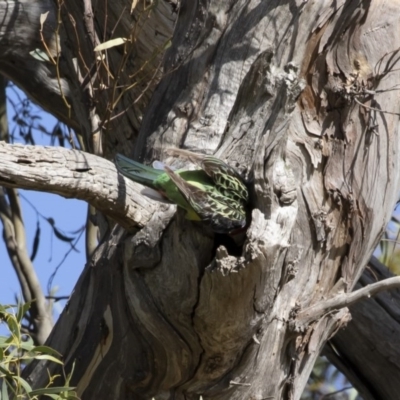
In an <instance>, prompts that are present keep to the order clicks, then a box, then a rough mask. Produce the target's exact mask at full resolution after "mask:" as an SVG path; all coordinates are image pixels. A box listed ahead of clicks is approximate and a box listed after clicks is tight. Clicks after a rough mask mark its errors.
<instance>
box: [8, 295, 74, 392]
mask: <svg viewBox="0 0 400 400" xmlns="http://www.w3.org/2000/svg"><path fill="white" fill-rule="evenodd" d="M29 307H30V304H29V303H26V304H20V305H18V306H12V305H0V322H1V323H2V324H5V325H6V327H7V330H8V332H9V335H8V336H0V399H1V400H8V399H14V398H15V399H16V398H22V397H23V398H28V399H31V400H36V399H38V398H39V396H41V395H46V396H48V397H50V398H52V399H60V400H61V399H68V400H73V399H78V397H77V396H76V393H75V392H74V388H73V387H70V386H69V383H70V380H71V376H72V372H73V371H72V372H71V373H70V374H68V375H66V376H64V380H65V384H64V386H53V383H54V381H55V380H56V379H57V378H58V377H59V376H56V375H54V376H49V383H48V385H47V386H46V387H45V388H42V389H32V387H31V386H30V385H29V383H28V382H27V381H26V380H25V379H23V378H22V377H21V372H22V370H23V369H24V367H25V366H26V365H27V364H29V363H30V362H32V361H33V360H47V361H48V362H54V363H57V364H61V365H63V362H62V361H61V354H59V353H58V352H57V351H55V350H53V349H51V348H50V347H47V346H35V345H34V343H33V340H32V338H31V337H30V336H29V335H25V334H22V333H21V321H22V319H23V317H24V315H25V314H26V312H27V311H28V309H29ZM15 311H16V312H15Z"/></svg>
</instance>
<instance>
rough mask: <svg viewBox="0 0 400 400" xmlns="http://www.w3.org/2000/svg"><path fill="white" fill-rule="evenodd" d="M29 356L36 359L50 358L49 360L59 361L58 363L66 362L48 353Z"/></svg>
mask: <svg viewBox="0 0 400 400" xmlns="http://www.w3.org/2000/svg"><path fill="white" fill-rule="evenodd" d="M29 358H34V359H35V360H48V361H52V362H54V363H57V364H61V365H64V363H63V362H62V361H60V360H59V359H58V358H55V357H53V356H49V355H47V354H40V355H37V356H33V357H29Z"/></svg>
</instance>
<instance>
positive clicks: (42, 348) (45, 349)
mask: <svg viewBox="0 0 400 400" xmlns="http://www.w3.org/2000/svg"><path fill="white" fill-rule="evenodd" d="M32 351H33V352H35V353H44V354H50V355H51V356H54V357H60V358H61V357H62V354H60V353H59V352H58V351H57V350H54V349H52V348H51V347H48V346H36V347H34V348H33V349H32Z"/></svg>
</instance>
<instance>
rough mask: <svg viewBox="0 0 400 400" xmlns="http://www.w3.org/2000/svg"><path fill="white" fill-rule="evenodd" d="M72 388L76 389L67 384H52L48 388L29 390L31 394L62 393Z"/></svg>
mask: <svg viewBox="0 0 400 400" xmlns="http://www.w3.org/2000/svg"><path fill="white" fill-rule="evenodd" d="M72 390H75V388H74V387H67V386H65V387H64V386H52V387H48V388H43V389H35V390H32V391H31V392H29V395H30V396H39V395H42V394H60V393H62V392H70V391H72Z"/></svg>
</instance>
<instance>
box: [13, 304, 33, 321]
mask: <svg viewBox="0 0 400 400" xmlns="http://www.w3.org/2000/svg"><path fill="white" fill-rule="evenodd" d="M31 304H32V303H31V302H30V301H28V302H27V303H24V304H20V305H18V310H17V317H16V318H17V321H18V323H20V322H21V321H22V318H24V315H25V314H26V313H27V312H28V310H29V309H30V308H31Z"/></svg>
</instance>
